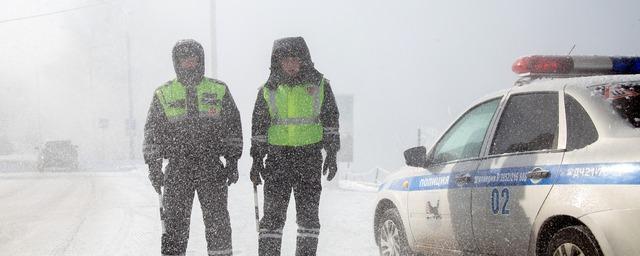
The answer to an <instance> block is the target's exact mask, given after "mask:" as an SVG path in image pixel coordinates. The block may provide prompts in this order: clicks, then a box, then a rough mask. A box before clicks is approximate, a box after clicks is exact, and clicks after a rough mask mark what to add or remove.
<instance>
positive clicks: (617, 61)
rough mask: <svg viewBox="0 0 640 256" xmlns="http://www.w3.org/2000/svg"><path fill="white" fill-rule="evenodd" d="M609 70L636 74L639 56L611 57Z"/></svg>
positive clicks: (638, 70)
mask: <svg viewBox="0 0 640 256" xmlns="http://www.w3.org/2000/svg"><path fill="white" fill-rule="evenodd" d="M611 62H612V64H613V65H612V68H611V70H612V71H613V72H614V73H617V74H638V73H640V58H639V57H612V58H611Z"/></svg>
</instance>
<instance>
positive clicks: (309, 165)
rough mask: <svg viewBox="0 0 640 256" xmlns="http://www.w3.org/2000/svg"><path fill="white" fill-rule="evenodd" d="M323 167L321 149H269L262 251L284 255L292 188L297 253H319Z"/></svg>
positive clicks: (261, 232) (265, 174)
mask: <svg viewBox="0 0 640 256" xmlns="http://www.w3.org/2000/svg"><path fill="white" fill-rule="evenodd" d="M321 169H322V153H321V152H320V150H317V149H314V150H301V151H296V150H292V151H283V152H278V153H273V154H272V153H269V155H268V156H267V160H266V168H265V171H264V173H263V178H264V216H263V217H262V219H261V220H260V234H259V239H258V247H259V248H258V250H259V255H261V256H271V255H280V247H281V244H282V228H283V227H284V223H285V220H286V218H287V207H288V205H289V198H290V195H291V192H292V191H293V196H294V198H295V203H296V222H297V224H298V236H297V240H296V255H297V256H303V255H305V256H306V255H316V249H317V247H318V235H319V234H320V219H319V217H318V208H319V204H320V192H321V191H322V184H321V178H322V170H321Z"/></svg>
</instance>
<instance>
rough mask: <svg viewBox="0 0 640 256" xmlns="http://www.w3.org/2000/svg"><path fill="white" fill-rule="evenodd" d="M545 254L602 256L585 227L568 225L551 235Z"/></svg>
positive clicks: (555, 255) (556, 255)
mask: <svg viewBox="0 0 640 256" xmlns="http://www.w3.org/2000/svg"><path fill="white" fill-rule="evenodd" d="M547 256H602V252H601V251H600V247H599V246H598V241H597V240H596V238H595V237H594V236H593V235H592V234H591V232H589V229H588V228H587V227H585V226H569V227H566V228H563V229H560V230H559V231H558V232H556V233H555V234H554V235H553V237H551V241H549V247H547Z"/></svg>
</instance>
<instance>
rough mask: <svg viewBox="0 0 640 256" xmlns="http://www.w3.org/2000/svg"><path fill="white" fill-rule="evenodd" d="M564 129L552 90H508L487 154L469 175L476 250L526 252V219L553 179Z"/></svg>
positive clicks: (528, 221)
mask: <svg viewBox="0 0 640 256" xmlns="http://www.w3.org/2000/svg"><path fill="white" fill-rule="evenodd" d="M561 113H562V114H561ZM560 120H562V121H560ZM565 134H566V128H565V125H564V98H563V97H562V98H561V97H560V96H559V93H558V91H545V92H526V93H517V94H511V95H510V96H509V98H508V100H507V103H506V104H505V107H504V108H503V110H502V113H501V114H500V118H499V120H498V122H497V125H496V128H495V132H494V133H493V136H492V137H491V143H490V144H489V149H488V154H487V157H486V158H485V159H484V160H482V162H481V164H480V166H479V167H478V170H477V171H476V173H475V174H474V175H473V176H474V177H473V179H474V189H473V192H472V215H473V229H474V234H475V237H476V244H477V245H478V247H479V250H480V252H481V253H483V254H491V255H525V254H526V253H527V250H528V246H529V239H530V234H531V227H532V224H533V222H534V220H535V218H536V215H537V213H538V210H539V209H540V207H541V206H542V203H543V202H544V200H545V198H546V196H547V195H548V193H549V191H550V190H551V186H552V185H553V177H552V176H551V174H552V173H554V172H556V171H557V169H558V168H559V165H560V163H561V162H562V157H563V154H564V150H563V149H564V148H565V145H564V144H566V140H565V137H566V135H565Z"/></svg>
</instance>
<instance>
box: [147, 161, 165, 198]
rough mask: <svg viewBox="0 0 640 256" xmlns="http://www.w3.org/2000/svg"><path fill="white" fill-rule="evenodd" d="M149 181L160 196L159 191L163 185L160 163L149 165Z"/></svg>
mask: <svg viewBox="0 0 640 256" xmlns="http://www.w3.org/2000/svg"><path fill="white" fill-rule="evenodd" d="M149 181H151V186H153V188H154V189H155V190H156V192H157V193H158V194H160V191H161V190H160V189H161V188H162V185H163V183H164V173H162V161H155V162H151V163H149Z"/></svg>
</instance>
